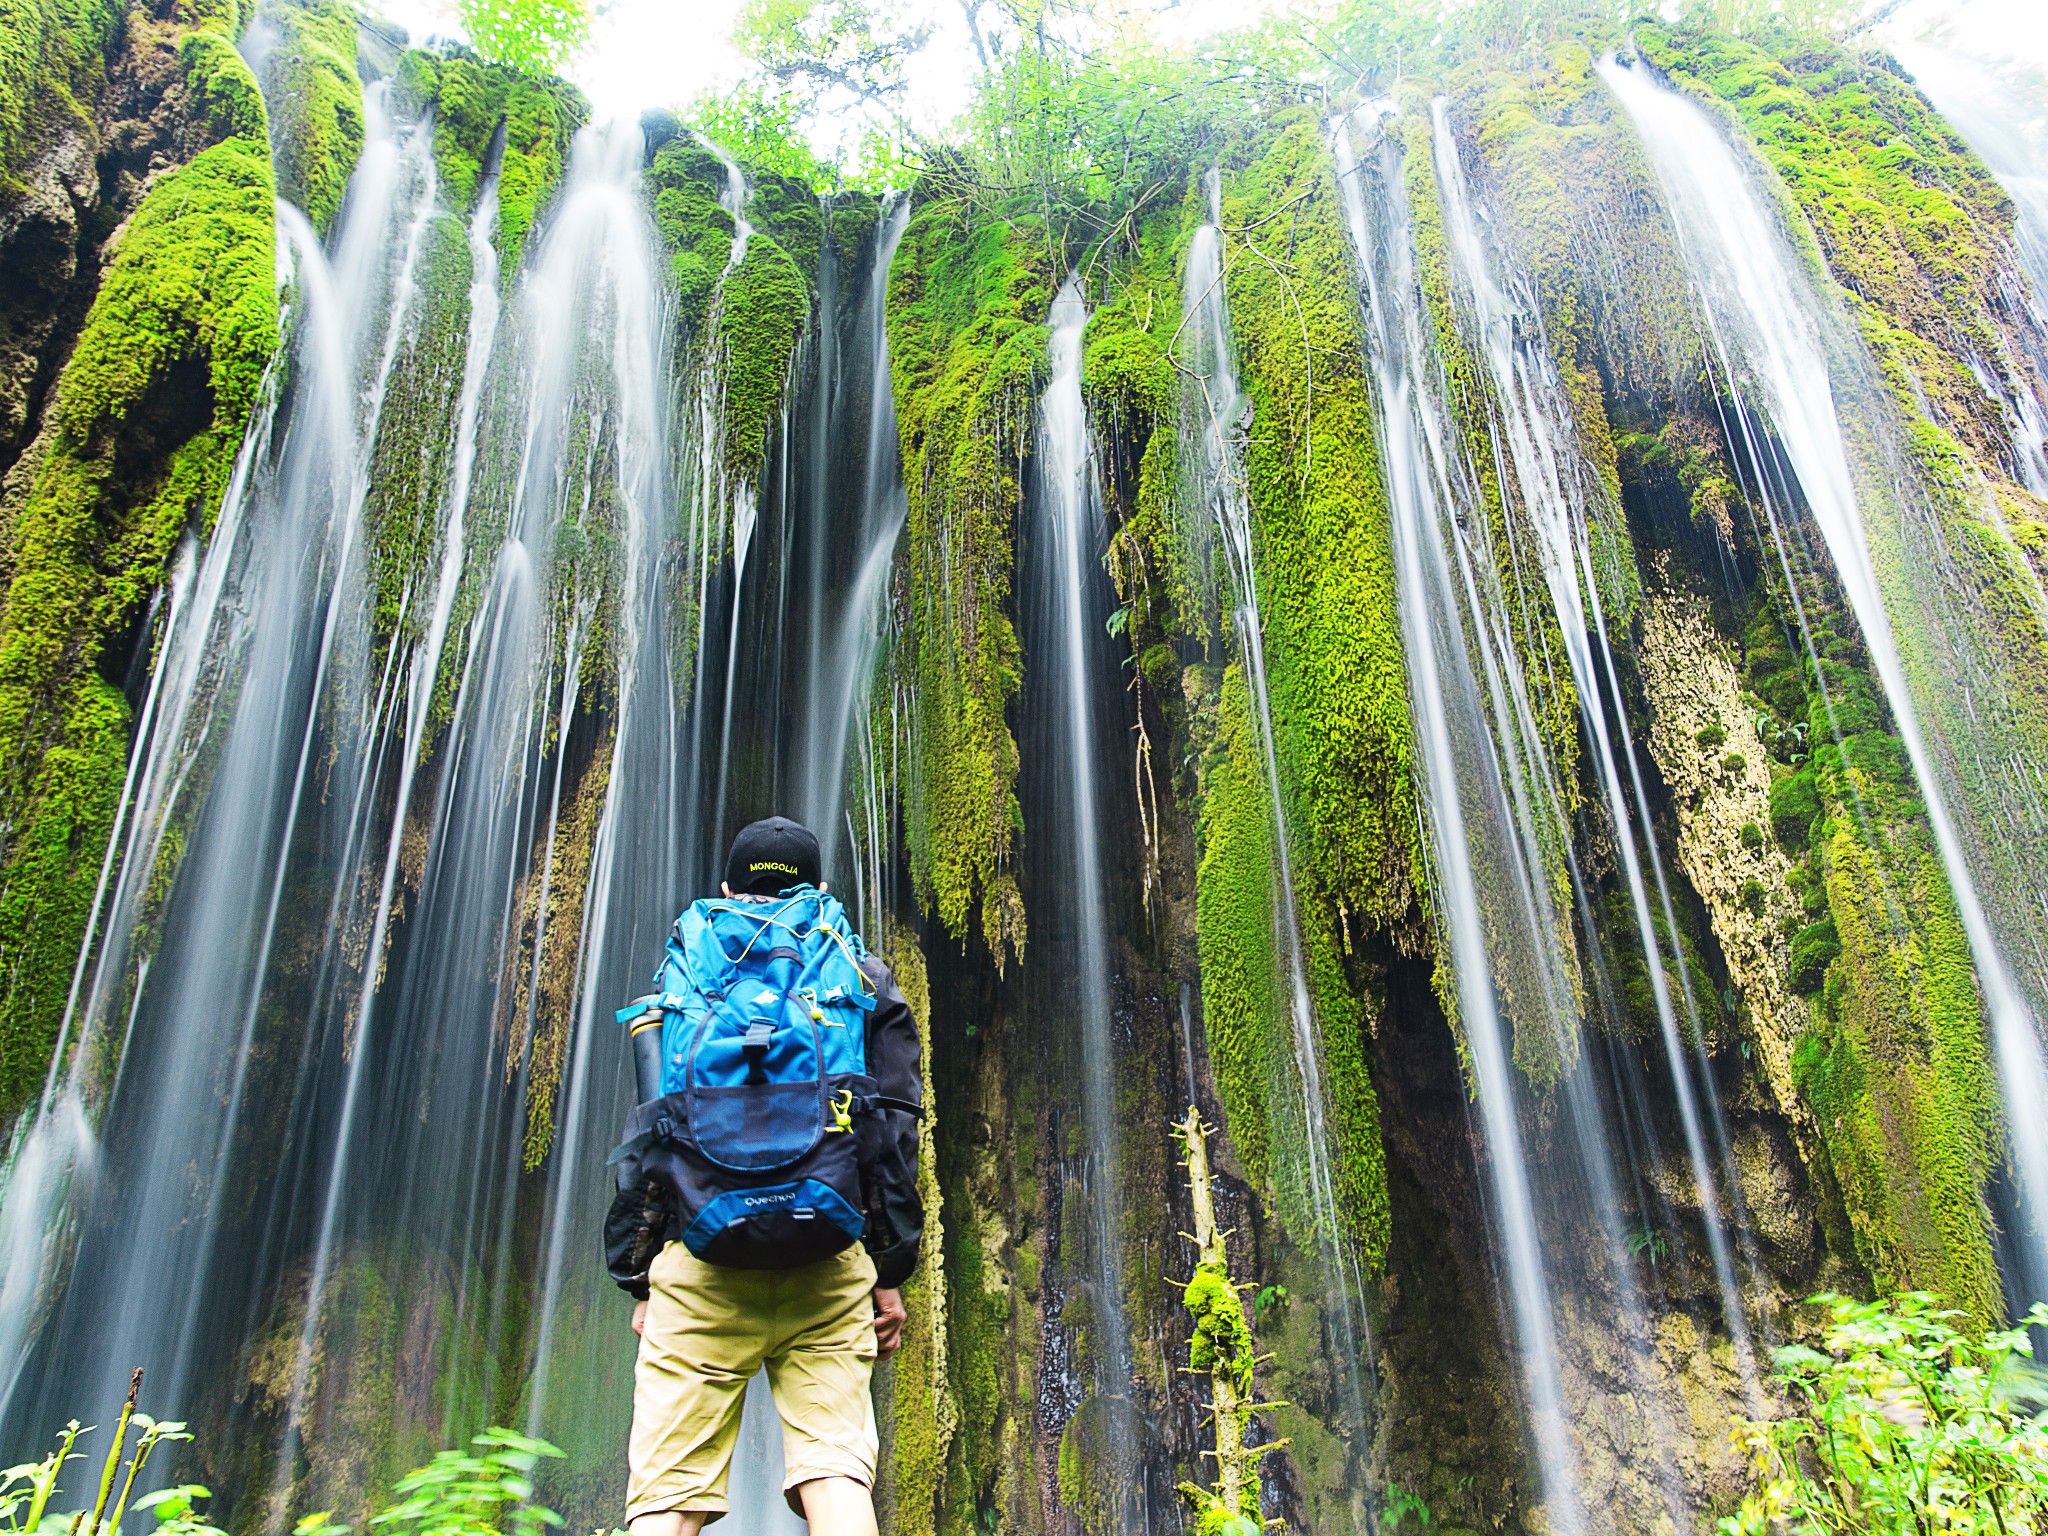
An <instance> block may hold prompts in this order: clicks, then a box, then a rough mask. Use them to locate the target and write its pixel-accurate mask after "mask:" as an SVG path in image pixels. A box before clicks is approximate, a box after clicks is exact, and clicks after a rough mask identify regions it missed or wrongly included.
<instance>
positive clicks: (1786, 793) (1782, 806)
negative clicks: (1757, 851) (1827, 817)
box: [1771, 768, 1820, 853]
mask: <svg viewBox="0 0 2048 1536" xmlns="http://www.w3.org/2000/svg"><path fill="white" fill-rule="evenodd" d="M1819 815H1820V790H1819V789H1818V788H1817V787H1816V786H1815V784H1814V781H1813V771H1812V769H1811V768H1807V769H1802V770H1801V771H1800V772H1798V773H1795V774H1792V775H1790V776H1789V777H1787V778H1782V779H1779V780H1778V781H1777V782H1776V783H1774V784H1773V785H1771V833H1772V835H1773V836H1775V837H1776V838H1777V839H1778V843H1779V846H1780V847H1782V848H1783V849H1784V850H1785V851H1786V852H1787V853H1799V852H1802V851H1803V850H1804V849H1805V847H1806V841H1807V838H1808V837H1809V836H1811V834H1812V828H1813V822H1814V818H1815V817H1817V816H1819Z"/></svg>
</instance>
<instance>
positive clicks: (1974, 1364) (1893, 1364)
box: [1720, 1291, 2048, 1536]
mask: <svg viewBox="0 0 2048 1536" xmlns="http://www.w3.org/2000/svg"><path fill="white" fill-rule="evenodd" d="M1813 1300H1814V1301H1815V1302H1817V1303H1820V1304H1822V1305H1824V1306H1826V1307H1827V1308H1828V1309H1829V1310H1830V1311H1831V1313H1832V1314H1833V1318H1832V1321H1831V1322H1830V1323H1829V1325H1828V1327H1827V1330H1826V1332H1825V1334H1824V1335H1823V1340H1822V1342H1823V1345H1824V1349H1822V1350H1815V1349H1810V1348H1807V1347H1806V1346H1804V1345H1789V1346H1787V1347H1785V1348H1782V1349H1779V1350H1777V1351H1776V1352H1775V1354H1774V1355H1773V1357H1772V1358H1773V1361H1774V1363H1775V1365H1776V1369H1777V1375H1778V1378H1779V1380H1780V1381H1782V1382H1783V1383H1784V1385H1785V1387H1786V1389H1787V1393H1788V1395H1789V1397H1790V1412H1788V1413H1787V1414H1786V1415H1785V1417H1783V1418H1779V1419H1771V1420H1752V1419H1738V1420H1737V1421H1736V1426H1735V1430H1734V1439H1735V1441H1736V1443H1737V1444H1738V1445H1740V1446H1741V1447H1742V1448H1743V1449H1744V1450H1745V1451H1747V1452H1748V1454H1749V1458H1750V1461H1751V1464H1752V1465H1753V1467H1754V1468H1755V1470H1756V1473H1757V1476H1758V1478H1759V1481H1760V1484H1761V1486H1760V1487H1759V1488H1758V1489H1757V1491H1756V1492H1755V1493H1753V1494H1751V1495H1750V1496H1749V1497H1748V1498H1747V1499H1745V1500H1743V1502H1742V1507H1741V1508H1740V1509H1739V1510H1738V1511H1737V1512H1736V1513H1735V1514H1733V1515H1729V1516H1726V1517H1724V1518H1723V1519H1722V1520H1721V1522H1720V1531H1721V1533H1722V1536H1766V1533H1790V1536H1821V1533H1828V1532H1837V1531H1854V1532H1859V1533H1871V1536H1895V1533H1896V1536H1937V1533H1941V1536H1949V1533H1954V1536H2040V1533H2043V1532H2048V1424H2044V1423H2043V1419H2042V1403H2041V1400H2040V1396H2039V1392H2038V1384H2037V1382H2036V1380H2035V1378H2034V1376H2033V1373H2032V1372H2031V1371H2030V1370H2029V1369H2028V1368H2027V1366H2026V1364H2025V1362H2026V1361H2028V1360H2030V1359H2031V1358H2032V1356H2033V1353H2034V1350H2033V1344H2032V1341H2031V1340H2030V1339H2029V1337H2028V1330H2029V1329H2031V1328H2041V1327H2048V1306H2043V1305H2040V1304H2036V1305H2035V1307H2034V1309H2033V1310H2032V1311H2031V1312H2029V1313H2028V1314H2027V1316H2026V1317H2025V1318H2024V1319H2022V1320H2021V1323H2020V1325H2019V1326H2018V1327H2016V1328H2006V1329H1993V1330H1991V1331H1989V1332H1987V1333H1985V1334H1984V1335H1983V1336H1982V1337H1981V1338H1972V1337H1970V1336H1968V1335H1966V1334H1963V1333H1960V1332H1958V1331H1957V1329H1956V1327H1955V1325H1954V1320H1955V1319H1957V1318H1960V1317H1962V1316H1963V1314H1962V1313H1960V1312H1954V1311H1945V1310H1943V1309H1942V1307H1941V1301H1940V1298H1939V1297H1936V1296H1932V1295H1929V1294H1927V1293H1926V1292H1924V1291H1908V1292H1905V1293H1903V1294H1900V1295H1896V1296H1889V1297H1885V1298H1883V1299H1882V1300H1879V1301H1874V1302H1863V1301H1855V1300H1852V1299H1850V1298H1848V1297H1844V1296H1837V1295H1834V1294H1832V1293H1828V1294H1823V1295H1819V1296H1816V1297H1814V1298H1813Z"/></svg>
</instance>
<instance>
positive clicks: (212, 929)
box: [9, 90, 433, 1424]
mask: <svg viewBox="0 0 2048 1536" xmlns="http://www.w3.org/2000/svg"><path fill="white" fill-rule="evenodd" d="M365 107H366V118H367V126H366V140H365V145H364V149H363V152H362V157H361V162H360V165H359V168H358V170H357V173H356V181H355V183H354V189H353V191H352V194H351V197H350V200H349V204H348V207H347V209H346V211H345V214H344V218H343V222H342V227H341V229H340V231H339V233H338V238H337V242H336V249H335V252H334V255H333V258H332V260H331V261H330V259H329V258H328V256H327V254H326V253H325V252H323V251H322V249H321V248H320V245H319V243H318V241H317V240H316V239H315V237H314V235H313V233H312V230H311V227H310V226H309V225H307V223H306V222H305V220H304V219H303V218H302V217H300V216H299V215H298V214H297V213H296V211H295V210H292V209H290V208H288V207H281V208H280V210H279V230H280V234H281V235H282V237H283V240H282V244H283V246H284V247H285V250H286V252H287V253H288V258H289V270H290V272H291V275H292V278H293V293H294V295H295V298H294V303H295V305H296V313H295V315H294V318H293V321H292V326H293V331H294V334H295V336H296V338H297V346H298V350H299V356H300V358H301V366H300V369H299V372H298V376H297V378H296V379H295V382H294V386H293V402H292V410H291V420H290V423H289V425H288V426H287V427H285V428H284V430H283V440H282V442H281V443H280V444H279V445H278V447H277V452H276V456H275V458H274V460H272V459H269V456H268V455H267V454H266V453H264V452H262V451H257V452H253V453H252V452H249V451H246V450H245V454H244V458H243V461H242V464H241V465H240V466H238V469H237V473H236V475H235V478H234V481H233V483H232V485H231V487H230V491H229V497H228V503H227V504H226V505H224V507H223V508H222V511H221V513H220V515H219V518H218V520H217V524H216V529H215V534H214V538H213V541H212V543H211V545H210V547H209V549H208V551H207V553H206V556H205V557H204V560H203V562H202V566H201V571H200V574H199V576H198V578H197V582H196V586H195V589H194V592H193V596H192V598H191V599H190V600H189V606H186V607H184V608H183V610H182V611H180V612H179V613H178V614H177V621H178V622H177V623H175V624H167V626H166V629H165V633H164V635H163V637H162V641H161V645H162V652H161V658H160V661H159V669H158V670H159V675H160V677H162V678H165V679H168V682H167V683H165V684H160V685H159V689H158V695H157V700H156V703H155V711H156V712H155V715H154V718H153V719H151V720H149V721H148V722H147V724H148V731H147V734H146V736H139V737H138V742H137V748H136V763H137V765H138V766H137V767H135V768H134V769H133V770H132V771H131V772H130V774H129V776H128V785H127V790H128V795H129V798H128V801H127V803H126V804H125V805H124V809H123V820H124V823H125V828H126V843H125V846H124V848H123V852H122V854H121V856H120V864H119V874H118V876H117V877H116V881H115V884H114V887H113V888H112V899H111V900H110V901H109V903H108V905H107V908H106V912H105V915H104V917H103V920H102V923H103V932H104V933H105V938H104V941H103V942H104V951H103V953H102V954H101V955H99V956H98V957H96V959H95V961H93V962H90V963H88V962H86V961H83V960H82V961H81V975H83V974H85V973H86V971H87V969H88V967H89V968H90V969H91V971H92V973H93V981H92V984H91V986H90V988H89V989H86V990H84V991H82V992H81V994H80V1004H79V1006H78V1008H77V1010H76V1016H75V1019H74V1021H73V1023H72V1024H71V1025H70V1030H71V1031H72V1032H74V1033H75V1034H76V1035H78V1036H79V1037H80V1038H81V1039H93V1038H96V1037H99V1036H100V1035H102V1034H103V1032H104V1031H106V1030H108V1029H110V1028H118V1029H120V1030H121V1031H122V1034H123V1036H124V1037H125V1039H126V1042H127V1046H128V1048H127V1049H125V1050H122V1051H121V1052H120V1053H119V1056H118V1060H119V1067H118V1069H117V1072H116V1075H115V1077H114V1080H113V1084H112V1087H111V1090H110V1091H109V1093H108V1096H107V1102H106V1109H105V1112H104V1117H103V1125H104V1130H103V1132H102V1134H103V1136H104V1138H105V1142H106V1146H105V1149H104V1153H103V1159H104V1164H105V1166H106V1167H107V1168H108V1169H109V1170H110V1171H111V1170H114V1169H118V1170H119V1175H118V1177H114V1178H110V1179H108V1180H106V1181H104V1182H103V1183H102V1184H101V1185H99V1186H98V1187H96V1188H95V1190H94V1192H93V1193H94V1199H93V1206H94V1209H93V1210H92V1211H91V1212H90V1213H89V1217H88V1219H87V1221H86V1222H85V1223H84V1230H83V1232H82V1234H81V1236H80V1239H79V1248H78V1253H77V1257H76V1260H75V1263H74V1264H73V1266H72V1268H71V1274H70V1279H69V1283H68V1285H67V1286H66V1288H65V1290H64V1293H63V1296H62V1298H61V1300H59V1301H58V1302H57V1303H56V1309H55V1312H54V1314H53V1316H52V1317H51V1320H50V1322H49V1323H48V1325H47V1326H46V1327H45V1328H44V1330H43V1333H42V1336H41V1338H40V1340H39V1341H38V1344H37V1353H38V1354H39V1355H40V1356H41V1357H42V1358H43V1359H44V1360H46V1361H47V1362H48V1363H47V1365H46V1366H44V1367H43V1369H42V1370H41V1371H40V1372H39V1373H38V1374H39V1375H41V1376H42V1377H43V1382H42V1385H41V1387H40V1389H39V1392H38V1393H36V1394H33V1395H32V1396H31V1398H30V1399H29V1400H27V1401H21V1402H18V1403H10V1405H9V1406H10V1414H11V1416H12V1415H14V1414H16V1413H19V1414H20V1416H21V1417H20V1422H23V1423H27V1424H39V1423H41V1422H43V1421H50V1420H53V1419H61V1418H62V1417H64V1416H65V1414H66V1413H67V1412H68V1409H69V1404H70V1403H71V1402H72V1401H76V1400H81V1399H83V1400H90V1401H97V1402H107V1401H116V1400H118V1399H119V1398H120V1396H121V1394H122V1391H123V1390H124V1388H125V1385H126V1380H127V1375H128V1371H129V1368H130V1367H131V1366H133V1365H137V1364H141V1365H144V1366H146V1367H148V1368H150V1370H151V1374H152V1379H153V1382H154V1383H155V1385H154V1387H153V1391H154V1392H155V1393H157V1394H160V1395H158V1396H157V1397H156V1399H155V1400H156V1401H157V1402H158V1403H159V1404H160V1405H161V1406H162V1409H163V1411H165V1412H166V1413H167V1414H171V1413H174V1412H175V1410H174V1409H173V1407H172V1405H178V1406H179V1407H182V1406H183V1404H184V1403H185V1401H186V1398H187V1394H188V1391H189V1390H190V1385H191V1379H192V1378H191V1372H192V1369H193V1367H194V1364H195V1360H194V1354H195V1350H196V1349H198V1348H199V1347H200V1345H201V1339H200V1337H199V1336H200V1334H201V1331H202V1330H201V1319H202V1317H204V1316H205V1315H206V1314H207V1313H208V1311H209V1310H210V1309H211V1308H212V1307H214V1306H216V1305H218V1304H219V1302H220V1300H221V1298H220V1296H219V1295H218V1294H217V1293H218V1291H219V1290H220V1288H221V1282H222V1281H223V1280H225V1281H226V1282H227V1284H226V1289H227V1290H228V1291H229V1292H233V1291H234V1290H236V1289H237V1287H236V1286H235V1284H234V1277H228V1276H221V1275H218V1274H217V1272H216V1269H215V1261H216V1259H217V1257H218V1254H217V1251H216V1249H217V1240H218V1238H219V1235H220V1225H221V1222H222V1218H223V1202H224V1199H225V1196H226V1188H227V1183H228V1180H229V1177H230V1175H231V1173H232V1171H233V1165H234V1157H233V1149H234V1144H235V1139H236V1136H237V1134H238V1132H239V1131H240V1130H241V1125H240V1120H241V1116H242V1113H243V1110H244V1095H245V1091H246V1088H247V1084H248V1076H247V1073H248V1064H249V1055H250V1049H249V1048H250V1045H251V1042H252V1039H253V1037H254V1035H255V1034H256V1032H257V1028H258V1020H259V1012H260V1002H261V986H260V982H258V981H256V980H254V979H255V978H260V977H261V976H262V975H263V974H264V973H265V971H266V970H267V968H268V966H269V964H270V963H271V958H272V945H273V943H274V940H275V938H276V933H277V922H278V914H279V907H280V904H281V902H282V900H283V896H284V872H285V868H286V865H287V863H288V860H289V856H290V851H291V848H292V846H293V843H294V840H295V836H297V835H299V830H300V828H301V824H302V822H310V821H314V820H318V821H320V822H322V823H323V827H322V831H321V836H322V838H323V840H332V841H335V842H340V843H346V842H348V841H349V840H350V839H351V837H352V835H353V833H354V831H355V830H356V829H355V828H352V827H350V826H348V825H346V824H342V825H336V824H335V823H336V822H342V823H346V822H347V821H348V820H350V819H352V818H351V817H350V814H349V813H351V812H353V811H355V810H358V809H359V808H360V807H359V806H358V805H357V804H356V799H357V797H356V796H355V794H354V792H353V783H354V781H355V780H357V778H358V777H359V774H360V772H361V769H362V766H363V764H364V763H365V762H366V760H367V759H368V757H369V756H370V754H371V746H372V737H373V735H374V733H375V720H374V711H375V708H376V707H377V702H378V701H377V699H376V697H375V694H374V693H373V689H372V686H371V678H370V676H369V672H368V668H367V666H366V657H365V654H364V647H365V642H366V634H365V622H366V619H367V613H366V612H365V608H364V603H363V564H364V549H363V529H362V525H361V513H362V508H363V502H364V496H365V492H366V490H367V474H368V459H369V449H370V444H371V443H372V441H373V440H374V437H375V433H376V429H377V423H378V414H379V411H380V409H381V406H382V402H383V394H384V389H385V386H386V384H387V383H388V380H389V377H390V371H391V367H392V364H393V362H394V360H395V357H396V354H397V350H398V347H399V345H400V343H401V341H402V340H403V339H404V338H405V337H406V336H407V334H408V333H409V327H410V326H411V324H412V321H413V314H412V311H413V306H414V301H415V299H416V297H417V288H416V285H415V282H414V275H415V271H416V267H417V263H418V260H419V256H420V249H421V243H422V240H423V238H424V235H425V231H426V225H427V220H428V217H429V215H430V213H431V209H432V206H433V172H432V164H431V160H430V158H429V157H428V155H427V153H426V145H425V141H424V136H422V135H419V134H417V133H416V132H414V131H413V130H412V129H411V128H410V127H409V126H401V125H395V124H393V123H392V122H391V120H390V117H389V114H388V113H387V112H386V111H385V110H384V94H383V92H382V91H381V90H373V91H372V92H370V93H368V95H367V97H366V101H365ZM269 431H270V423H269V415H268V412H267V411H265V412H263V413H261V415H260V418H259V421H258V422H257V424H256V426H255V428H254V430H253V431H252V443H253V444H255V445H257V446H258V448H259V450H260V449H262V448H267V447H268V444H267V441H266V439H267V437H268V435H269ZM266 460H267V461H266ZM323 706H333V707H334V710H335V714H336V716H337V719H336V721H335V727H334V729H333V731H332V733H331V734H330V735H329V736H328V737H327V738H326V740H325V741H324V743H321V746H322V747H323V749H324V750H323V751H322V753H321V754H320V758H319V760H317V761H316V742H319V741H320V732H319V730H318V726H317V722H318V719H319V716H320V714H321V712H322V709H323ZM201 771H207V772H209V773H210V777H209V778H208V781H207V782H206V783H205V784H204V785H203V787H202V786H201V785H200V784H197V783H195V782H194V778H195V777H196V776H197V775H198V773H200V772H201ZM316 778H318V779H320V780H321V781H322V782H321V783H320V784H318V785H316V783H315V779H316ZM330 786H331V792H332V795H333V803H334V810H335V811H337V812H340V813H341V814H339V815H332V814H330V813H329V811H328V809H327V805H326V804H325V803H324V797H323V795H322V790H323V789H328V788H329V787H330ZM195 802H196V803H195ZM344 808H345V809H344ZM177 840H183V841H185V842H186V843H187V845H188V846H189V847H190V849H191V852H190V853H189V854H188V855H187V857H186V858H185V859H184V861H183V862H182V864H181V865H180V866H179V867H178V872H177V880H176V885H175V888H174V890H173V893H172V895H171V897H170V900H169V903H168V905H167V907H166V909H165V911H164V912H163V913H162V914H161V915H160V916H154V915H153V914H149V915H146V914H145V912H144V910H143V909H144V908H145V907H146V906H147V904H148V901H147V898H146V896H145V894H144V888H145V886H146V884H147V883H148V881H149V880H150V879H151V877H152V875H153V874H154V873H155V872H156V870H157V869H158V868H159V867H160V862H159V861H160V859H161V858H162V857H163V856H164V855H165V852H166V849H167V843H170V842H175V841H177ZM151 916H154V921H155V923H157V924H159V925H160V927H161V932H162V934H163V937H162V940H161V941H160V943H159V944H158V945H157V947H156V950H155V953H154V954H153V955H152V956H150V957H149V958H148V959H147V961H146V962H144V963H141V964H139V965H138V968H137V970H136V971H135V973H134V977H133V980H132V983H131V982H130V980H129V978H128V975H127V973H126V966H127V962H128V961H129V959H130V958H131V957H134V958H136V959H137V960H138V961H140V960H141V957H140V956H135V954H134V951H135V931H136V929H137V927H138V926H140V925H141V924H143V923H144V922H146V921H149V920H150V917H151ZM123 1013H125V1017H122V1016H120V1015H121V1014H123ZM79 1054H80V1055H83V1054H84V1052H83V1049H82V1048H81V1050H80V1051H79ZM87 1361H89V1362H91V1364H90V1365H89V1366H88V1367H87V1368H86V1369H85V1371H84V1372H83V1373H81V1372H80V1371H79V1368H78V1367H79V1364H80V1363H81V1362H87ZM60 1396H61V1398H62V1399H63V1401H62V1402H61V1403H60V1402H59V1401H58V1398H59V1397H60Z"/></svg>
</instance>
